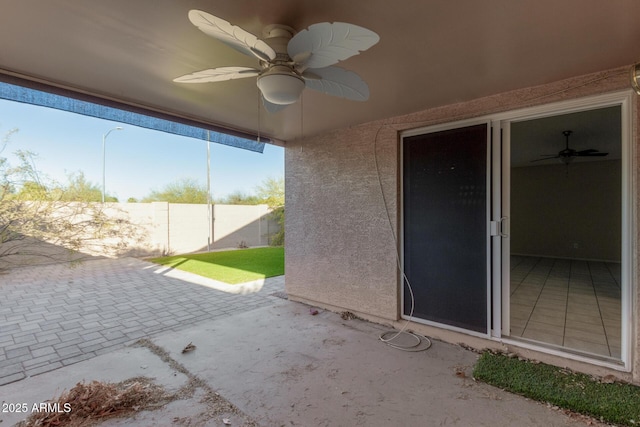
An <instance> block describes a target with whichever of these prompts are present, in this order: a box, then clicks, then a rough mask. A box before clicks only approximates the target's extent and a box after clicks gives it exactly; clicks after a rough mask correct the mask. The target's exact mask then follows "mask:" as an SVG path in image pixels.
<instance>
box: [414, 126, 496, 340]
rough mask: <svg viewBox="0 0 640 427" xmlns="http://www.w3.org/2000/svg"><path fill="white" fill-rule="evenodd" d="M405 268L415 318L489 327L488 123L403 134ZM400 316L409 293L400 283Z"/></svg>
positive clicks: (482, 328) (481, 328)
mask: <svg viewBox="0 0 640 427" xmlns="http://www.w3.org/2000/svg"><path fill="white" fill-rule="evenodd" d="M402 155H403V230H404V269H405V274H406V276H407V278H408V279H409V283H410V285H411V288H412V291H413V297H414V304H415V306H414V312H413V316H414V317H416V318H419V319H424V320H429V321H433V322H438V323H442V324H446V325H451V326H456V327H460V328H464V329H467V330H472V331H477V332H483V333H486V332H487V269H488V267H487V239H488V237H487V224H488V218H487V125H486V124H482V125H476V126H469V127H464V128H458V129H450V130H445V131H441V132H433V133H426V134H422V135H416V136H410V137H405V138H404V139H403V153H402ZM404 286H405V289H404V304H403V310H404V314H405V315H409V314H410V310H411V293H410V292H409V291H408V288H407V284H406V283H405V284H404Z"/></svg>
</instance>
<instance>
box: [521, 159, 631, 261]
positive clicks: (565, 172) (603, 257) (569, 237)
mask: <svg viewBox="0 0 640 427" xmlns="http://www.w3.org/2000/svg"><path fill="white" fill-rule="evenodd" d="M621 173H622V171H621V162H620V160H607V161H595V162H584V163H579V162H576V163H572V164H571V165H569V167H568V168H567V167H566V166H565V165H563V164H560V163H557V164H553V165H544V166H534V167H517V168H512V169H511V218H510V234H511V253H512V254H518V255H534V256H544V257H557V258H571V259H585V260H599V261H614V262H620V259H621V245H622V243H621V233H620V230H621V221H622V212H621V206H622V199H621V189H620V184H621V177H622V175H621Z"/></svg>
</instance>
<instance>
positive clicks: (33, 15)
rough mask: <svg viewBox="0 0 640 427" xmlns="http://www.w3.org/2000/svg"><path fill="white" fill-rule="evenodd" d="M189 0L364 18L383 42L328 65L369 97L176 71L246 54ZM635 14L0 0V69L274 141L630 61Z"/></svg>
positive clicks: (498, 5)
mask: <svg viewBox="0 0 640 427" xmlns="http://www.w3.org/2000/svg"><path fill="white" fill-rule="evenodd" d="M190 9H200V10H203V11H205V12H208V13H211V14H213V15H216V16H218V17H221V18H223V19H225V20H227V21H229V22H231V23H232V24H234V25H237V26H239V27H241V28H243V29H245V30H247V31H249V32H250V33H252V34H255V35H257V36H258V37H262V36H263V35H262V34H263V29H264V28H265V26H268V25H270V24H283V25H287V26H290V27H292V28H293V29H294V30H295V31H300V30H303V29H305V28H307V27H309V26H310V25H312V24H315V23H318V22H336V21H338V22H348V23H352V24H355V25H359V26H362V27H365V28H368V29H370V30H372V31H374V32H376V33H377V34H378V35H379V36H380V42H379V43H378V44H376V45H375V46H373V47H372V48H370V49H369V50H367V51H366V52H363V53H362V54H360V55H356V56H353V57H351V58H349V59H348V60H346V61H344V62H342V63H340V64H339V65H340V66H341V67H344V68H347V69H349V70H351V71H353V72H356V73H357V74H358V75H360V76H361V77H362V79H363V80H364V81H365V82H366V83H367V84H368V86H369V89H370V93H371V96H370V98H369V100H368V101H366V102H355V101H350V100H345V99H341V98H336V97H333V96H328V95H325V94H323V93H319V92H314V91H311V90H305V91H304V93H303V95H302V99H301V100H300V101H299V102H297V103H296V104H294V105H291V106H289V107H288V108H285V109H284V110H282V111H280V112H278V113H269V112H267V111H265V110H264V108H263V107H262V106H261V102H260V94H259V91H258V88H257V86H256V84H255V79H240V80H231V81H226V82H219V83H209V84H202V85H181V84H178V83H175V82H173V79H175V78H176V77H178V76H181V75H184V74H187V73H191V72H194V71H197V70H202V69H207V68H214V67H224V66H248V67H253V66H256V65H257V60H256V58H251V57H249V56H246V55H242V54H241V53H239V52H237V51H236V50H234V49H231V48H229V47H228V46H226V45H224V44H223V43H221V42H219V41H217V40H215V39H213V38H211V37H208V36H207V35H205V34H204V33H203V32H201V31H199V30H198V29H197V28H196V27H194V25H192V24H191V22H190V21H189V19H188V17H187V15H188V12H189V10H190ZM639 15H640V4H638V2H636V1H633V0H616V1H613V2H602V1H599V0H586V1H585V0H567V1H563V2H560V3H558V2H554V1H551V0H545V1H537V0H536V1H533V0H531V1H524V2H511V1H508V0H491V1H489V2H477V1H474V0H463V1H456V2H441V1H411V2H408V3H403V4H402V5H401V6H398V7H395V6H394V7H392V6H390V5H389V2H387V1H384V0H373V1H366V2H365V1H355V2H346V3H345V2H344V1H341V0H328V1H323V2H317V1H313V0H307V1H299V0H279V1H268V2H264V1H255V0H240V1H227V0H225V1H217V2H214V3H212V2H209V1H205V0H199V1H190V2H173V1H168V0H166V1H165V0H163V1H161V2H156V1H151V0H143V1H137V2H135V3H131V2H128V1H126V0H113V1H109V2H89V3H87V2H78V1H74V0H53V1H47V2H40V1H36V0H25V1H20V2H18V1H11V2H8V3H6V4H5V5H3V13H2V18H1V21H2V25H0V76H1V78H2V80H5V81H11V80H13V81H15V79H16V78H19V79H21V80H20V82H22V83H23V84H24V83H26V84H42V85H45V86H50V87H55V88H57V89H63V90H65V91H70V92H69V93H71V94H73V93H76V94H81V95H82V96H87V95H88V96H92V97H96V98H98V99H102V100H106V101H111V102H117V103H119V104H122V105H126V106H129V107H135V108H136V109H139V110H140V111H148V112H151V113H153V114H166V115H167V116H169V117H175V118H179V119H180V120H182V121H191V122H194V123H201V124H204V125H208V126H213V127H216V128H224V129H227V130H229V131H231V132H234V133H239V134H243V135H246V134H249V135H254V136H257V135H258V134H260V135H261V136H264V137H266V138H270V139H271V140H272V141H273V142H275V143H278V142H280V143H281V142H283V141H288V140H293V139H299V138H303V137H307V136H313V135H318V134H322V133H326V132H328V131H330V130H332V129H340V128H345V127H349V126H353V125H356V124H360V123H365V122H370V121H373V120H378V119H383V118H389V117H395V116H399V115H403V114H409V113H413V112H416V111H421V110H425V109H429V108H434V107H438V106H444V105H450V104H454V103H458V102H464V101H469V100H473V99H477V98H480V97H484V96H489V95H494V94H498V93H503V92H507V91H511V90H515V89H520V88H525V87H531V86H536V85H540V84H544V83H548V82H553V81H560V80H563V79H566V78H569V77H573V76H579V75H585V74H589V73H593V72H598V71H602V70H608V69H614V68H617V67H621V66H625V65H629V64H631V63H633V62H635V61H637V60H638V59H639V58H640V49H639V48H638V43H637V41H638V40H640V25H638V22H637V16H639Z"/></svg>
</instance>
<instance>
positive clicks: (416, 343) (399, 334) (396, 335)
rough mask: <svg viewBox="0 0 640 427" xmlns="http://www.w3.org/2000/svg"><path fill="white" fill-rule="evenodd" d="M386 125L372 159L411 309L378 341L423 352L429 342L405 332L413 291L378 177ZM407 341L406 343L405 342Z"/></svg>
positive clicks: (380, 180)
mask: <svg viewBox="0 0 640 427" xmlns="http://www.w3.org/2000/svg"><path fill="white" fill-rule="evenodd" d="M385 126H388V125H382V126H380V128H378V131H377V132H376V136H375V139H374V141H373V159H374V162H375V164H376V177H377V178H378V186H379V188H380V195H381V196H382V203H383V205H384V211H385V214H386V218H387V222H388V223H389V230H390V231H391V236H392V237H393V242H394V244H395V250H394V255H395V258H396V266H397V268H398V271H399V272H400V275H401V277H402V285H403V286H404V285H405V284H406V286H407V289H408V290H409V296H410V299H411V309H410V310H409V317H408V318H407V319H406V322H405V323H404V325H403V326H402V328H401V329H400V330H399V331H387V332H383V333H382V334H380V336H379V339H380V341H382V342H383V343H385V344H386V345H388V346H390V347H393V348H396V349H398V350H403V351H424V350H427V349H428V348H429V347H431V340H430V339H429V338H427V337H425V336H423V335H418V334H416V333H414V332H412V331H407V330H406V329H407V326H409V323H410V322H411V320H412V319H413V310H414V308H415V298H414V296H413V289H412V288H411V282H410V281H409V278H408V277H407V275H406V274H405V272H404V267H403V265H402V261H401V260H400V248H399V247H398V236H396V233H395V231H394V228H393V221H391V213H390V212H389V205H388V204H387V197H386V196H385V194H384V187H383V185H382V178H381V175H380V164H379V162H378V137H379V136H380V131H381V130H382V129H383V128H384V127H385ZM407 339H408V342H407Z"/></svg>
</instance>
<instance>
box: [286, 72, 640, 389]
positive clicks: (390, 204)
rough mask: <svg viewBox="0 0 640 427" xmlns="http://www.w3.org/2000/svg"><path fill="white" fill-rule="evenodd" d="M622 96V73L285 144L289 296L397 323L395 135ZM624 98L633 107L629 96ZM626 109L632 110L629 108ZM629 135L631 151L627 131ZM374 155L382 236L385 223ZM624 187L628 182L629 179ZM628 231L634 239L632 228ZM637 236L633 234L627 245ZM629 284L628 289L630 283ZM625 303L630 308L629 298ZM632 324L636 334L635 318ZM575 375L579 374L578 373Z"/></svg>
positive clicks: (459, 338)
mask: <svg viewBox="0 0 640 427" xmlns="http://www.w3.org/2000/svg"><path fill="white" fill-rule="evenodd" d="M626 89H629V81H628V67H624V68H620V69H615V70H610V71H606V72H600V73H595V74H590V75H585V76H579V77H574V78H570V79H567V80H563V81H559V82H554V83H550V84H547V85H543V86H537V87H533V88H527V89H523V90H517V91H513V92H508V93H504V94H498V95H494V96H490V97H486V98H481V99H476V100H472V101H469V102H464V103H459V104H454V105H448V106H444V107H440V108H435V109H430V110H426V111H422V112H418V113H414V114H410V115H405V116H399V117H394V118H389V119H385V120H381V121H376V122H371V123H367V124H363V125H360V126H357V127H353V128H349V129H342V130H338V131H334V132H331V133H327V134H324V135H318V136H313V137H308V138H303V139H300V140H296V141H290V142H287V144H286V146H285V166H286V167H285V180H286V185H287V194H286V198H287V199H286V204H287V221H286V225H285V228H286V235H287V238H286V253H287V257H286V261H285V262H286V266H285V268H286V272H287V274H286V287H287V292H288V293H289V295H290V297H291V298H292V299H294V300H300V301H306V302H309V303H313V304H318V305H322V306H325V307H328V308H331V309H334V310H337V311H341V310H349V311H353V312H355V313H358V314H361V315H364V316H365V317H366V318H369V319H372V320H378V321H381V322H385V321H394V320H397V319H398V313H399V308H398V304H399V299H398V294H399V288H400V281H399V278H398V277H399V274H398V270H397V268H396V255H395V251H396V247H397V245H396V243H395V241H394V237H393V235H392V231H393V233H395V235H397V233H398V222H397V214H398V201H399V179H398V171H399V157H398V156H399V140H398V135H399V132H400V131H403V130H406V129H412V128H418V127H424V126H429V125H435V124H440V123H448V122H455V121H459V120H463V119H469V118H473V117H480V116H486V115H489V114H493V113H499V112H506V111H512V110H517V109H521V108H525V107H531V106H535V105H543V104H548V103H552V102H557V101H562V100H569V99H576V98H580V97H584V96H590V95H596V94H602V93H608V92H612V91H618V90H626ZM400 95H403V96H429V94H400ZM634 99H635V100H636V103H637V97H635V98H634ZM354 108H356V107H355V106H354ZM634 108H636V109H637V105H634ZM635 114H636V115H637V114H638V113H637V111H636V113H635ZM633 129H634V133H633V135H634V136H633V141H634V144H633V145H634V147H635V146H636V145H637V132H636V125H635V123H634V126H633ZM634 149H635V148H634ZM374 151H375V152H376V153H377V162H378V164H379V170H380V182H381V183H382V188H383V190H384V195H385V199H386V209H388V212H389V215H390V220H391V224H392V227H393V228H392V229H390V226H389V223H388V222H387V218H386V209H385V203H384V202H383V197H382V195H381V191H380V185H379V183H378V182H379V181H378V175H377V172H376V156H374ZM635 152H636V153H637V150H636V151H635ZM634 178H637V171H635V172H634ZM634 180H637V179H634ZM636 188H637V187H636ZM634 224H637V218H634ZM634 230H636V233H637V227H636V228H634ZM637 237H638V236H637V234H636V235H635V239H636V241H637ZM634 264H636V265H634V271H637V261H636V262H634ZM634 274H635V273H634ZM633 283H637V280H636V277H635V276H634V278H633ZM633 301H634V306H635V307H637V306H638V302H639V301H638V293H637V291H636V290H635V289H634V290H633ZM634 319H635V320H634V324H636V325H637V314H634ZM414 326H415V329H418V330H419V329H420V328H421V329H422V330H424V331H425V332H426V333H429V334H430V335H431V336H434V337H437V338H441V339H445V340H448V341H452V342H467V343H473V345H477V346H494V347H495V346H499V343H493V342H489V341H487V340H478V339H475V338H471V337H469V336H467V335H463V334H459V333H456V332H448V331H443V330H440V329H437V328H429V327H421V326H419V325H414ZM634 330H635V332H634V334H635V336H636V339H635V342H633V343H632V348H633V352H634V354H635V356H634V361H633V364H635V369H634V378H633V379H634V380H635V381H636V382H640V363H639V362H638V354H639V352H640V350H639V349H638V339H637V330H638V328H634ZM470 345H471V344H470ZM533 354H535V355H536V357H538V358H539V359H540V360H548V361H550V362H553V361H554V360H555V363H558V360H562V359H559V358H555V359H554V357H552V356H547V355H544V354H538V353H535V352H534V353H533ZM578 365H579V364H578ZM581 366H582V369H584V366H588V365H581ZM627 379H631V377H630V376H629V377H627Z"/></svg>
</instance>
